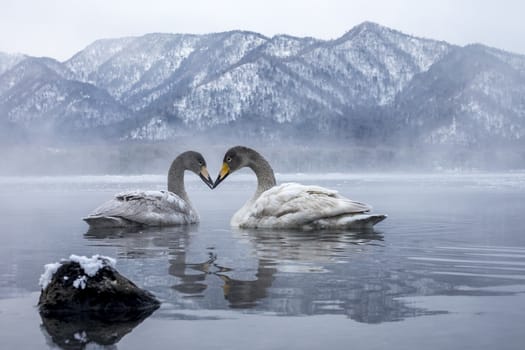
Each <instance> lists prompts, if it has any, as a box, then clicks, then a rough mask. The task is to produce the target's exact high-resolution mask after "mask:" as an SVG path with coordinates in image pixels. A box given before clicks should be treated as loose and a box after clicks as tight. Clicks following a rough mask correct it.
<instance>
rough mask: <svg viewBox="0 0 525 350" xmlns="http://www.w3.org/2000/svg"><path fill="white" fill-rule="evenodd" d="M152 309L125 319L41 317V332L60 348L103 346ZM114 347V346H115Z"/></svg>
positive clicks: (120, 337)
mask: <svg viewBox="0 0 525 350" xmlns="http://www.w3.org/2000/svg"><path fill="white" fill-rule="evenodd" d="M152 312H153V310H149V311H144V312H142V313H141V314H137V315H136V318H134V319H130V320H127V321H121V320H120V321H119V320H114V319H107V320H103V321H102V320H98V319H92V318H85V317H77V316H74V317H66V318H60V319H57V318H48V317H45V316H44V315H42V314H41V315H40V316H41V318H42V326H41V329H42V332H43V333H44V335H45V336H46V337H48V338H50V341H52V343H53V344H50V345H56V346H59V347H60V348H62V349H84V348H85V347H86V346H87V345H88V344H89V345H95V344H96V345H99V346H101V345H102V346H104V348H105V349H108V348H110V347H107V346H108V345H113V344H116V343H117V342H119V341H120V339H122V337H123V336H125V335H126V334H128V333H130V332H131V331H132V330H133V329H134V328H135V327H136V326H137V325H139V324H140V323H141V322H142V321H143V320H144V319H145V318H146V317H148V316H149V315H151V313H152ZM115 348H116V347H115Z"/></svg>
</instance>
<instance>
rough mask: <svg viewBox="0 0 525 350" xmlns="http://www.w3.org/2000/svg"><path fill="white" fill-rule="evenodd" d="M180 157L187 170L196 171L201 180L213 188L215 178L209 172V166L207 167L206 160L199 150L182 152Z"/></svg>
mask: <svg viewBox="0 0 525 350" xmlns="http://www.w3.org/2000/svg"><path fill="white" fill-rule="evenodd" d="M179 157H181V158H182V159H181V160H182V163H183V165H184V168H185V169H186V170H189V171H191V172H194V173H195V174H197V175H198V176H199V177H200V178H201V180H202V181H203V182H204V183H205V184H206V185H207V186H208V187H209V188H211V189H213V184H214V183H213V180H212V178H211V177H210V174H209V173H208V168H207V167H206V160H205V159H204V157H203V156H202V154H200V153H199V152H195V151H188V152H184V153H182V154H181V155H180V156H179Z"/></svg>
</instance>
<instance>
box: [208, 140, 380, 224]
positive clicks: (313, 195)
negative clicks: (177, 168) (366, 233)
mask: <svg viewBox="0 0 525 350" xmlns="http://www.w3.org/2000/svg"><path fill="white" fill-rule="evenodd" d="M244 167H248V168H250V169H252V170H253V171H254V173H255V175H256V176H257V190H256V192H255V195H254V196H253V197H252V198H251V199H250V200H249V201H248V202H247V203H246V204H245V205H244V206H243V207H242V208H241V209H239V211H237V212H236V213H235V214H234V215H233V217H232V219H231V225H232V226H234V227H239V228H274V229H281V228H282V229H303V230H313V229H352V228H371V227H372V226H373V225H375V224H377V223H378V222H380V221H382V220H384V219H385V218H386V215H382V214H370V213H369V212H370V210H371V209H372V208H371V207H370V206H368V205H367V204H364V203H360V202H356V201H352V200H350V199H347V198H345V197H343V196H341V195H339V193H338V192H337V191H334V190H330V189H327V188H324V187H319V186H305V185H301V184H297V183H285V184H282V185H279V186H276V182H275V176H274V173H273V170H272V167H271V166H270V164H269V163H268V161H266V159H264V157H263V156H262V155H260V154H259V153H258V152H257V151H255V150H253V149H251V148H248V147H243V146H236V147H232V148H230V149H229V150H228V151H227V152H226V154H225V156H224V159H223V164H222V168H221V171H220V173H219V175H218V177H217V180H215V184H214V188H215V187H217V186H218V185H219V184H220V183H221V182H222V181H223V180H224V179H225V178H226V177H227V176H228V175H229V174H231V173H233V172H234V171H236V170H239V169H241V168H244Z"/></svg>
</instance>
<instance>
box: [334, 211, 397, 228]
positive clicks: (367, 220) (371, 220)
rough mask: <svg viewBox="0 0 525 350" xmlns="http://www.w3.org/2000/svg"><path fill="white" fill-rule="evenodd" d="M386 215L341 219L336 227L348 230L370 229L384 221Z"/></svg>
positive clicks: (354, 216) (356, 216)
mask: <svg viewBox="0 0 525 350" xmlns="http://www.w3.org/2000/svg"><path fill="white" fill-rule="evenodd" d="M386 218H387V215H384V214H358V215H351V216H347V217H343V218H341V219H340V222H339V223H338V226H344V227H348V228H372V226H374V225H375V224H377V223H380V222H381V221H383V220H385V219H386Z"/></svg>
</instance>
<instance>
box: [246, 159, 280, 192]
mask: <svg viewBox="0 0 525 350" xmlns="http://www.w3.org/2000/svg"><path fill="white" fill-rule="evenodd" d="M248 166H249V167H250V168H251V169H252V170H253V172H254V173H255V176H257V191H256V192H255V196H254V199H256V198H258V197H259V196H260V195H261V193H263V192H264V191H266V190H268V189H270V188H272V187H274V186H275V183H276V182H275V175H274V173H273V169H272V167H271V166H270V163H268V161H267V160H266V159H264V157H263V156H261V155H260V154H258V153H256V156H255V157H254V159H253V160H252V161H251V162H250V164H249V165H248Z"/></svg>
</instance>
